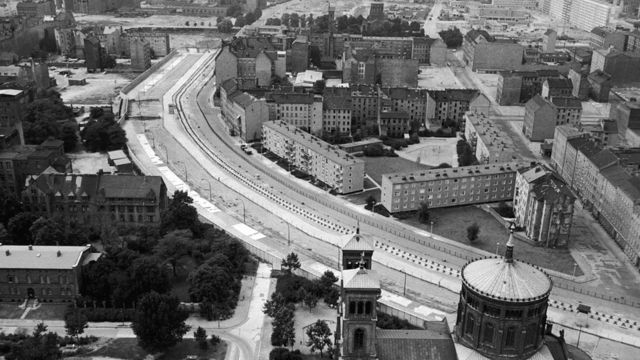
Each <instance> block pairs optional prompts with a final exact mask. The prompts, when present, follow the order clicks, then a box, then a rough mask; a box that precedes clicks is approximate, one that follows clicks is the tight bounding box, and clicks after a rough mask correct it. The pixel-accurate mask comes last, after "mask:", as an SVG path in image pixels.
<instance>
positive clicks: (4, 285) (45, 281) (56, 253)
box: [0, 244, 100, 303]
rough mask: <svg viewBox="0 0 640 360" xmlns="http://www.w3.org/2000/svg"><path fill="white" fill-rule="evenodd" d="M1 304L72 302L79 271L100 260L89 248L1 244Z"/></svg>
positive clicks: (79, 276)
mask: <svg viewBox="0 0 640 360" xmlns="http://www.w3.org/2000/svg"><path fill="white" fill-rule="evenodd" d="M0 252H1V253H0V258H1V259H2V261H0V302H17V303H22V302H24V301H26V300H28V299H38V301H40V302H72V301H73V300H75V299H76V298H77V297H79V296H80V285H81V281H82V276H81V275H82V267H83V266H84V265H87V264H88V263H90V262H92V261H95V260H97V259H98V258H100V253H95V252H93V251H92V249H91V246H90V245H87V246H39V245H27V246H23V245H2V244H0Z"/></svg>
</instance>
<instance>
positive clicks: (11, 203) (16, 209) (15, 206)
mask: <svg viewBox="0 0 640 360" xmlns="http://www.w3.org/2000/svg"><path fill="white" fill-rule="evenodd" d="M21 211H22V202H21V201H20V200H19V199H18V197H17V196H16V195H15V194H13V193H10V192H8V191H0V223H2V225H4V226H5V227H7V225H8V224H9V220H10V219H11V218H12V217H14V216H16V215H17V214H19V213H20V212H21Z"/></svg>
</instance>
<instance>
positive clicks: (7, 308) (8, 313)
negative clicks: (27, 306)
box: [0, 303, 24, 319]
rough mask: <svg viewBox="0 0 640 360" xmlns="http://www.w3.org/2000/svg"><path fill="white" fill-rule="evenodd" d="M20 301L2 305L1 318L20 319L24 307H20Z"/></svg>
mask: <svg viewBox="0 0 640 360" xmlns="http://www.w3.org/2000/svg"><path fill="white" fill-rule="evenodd" d="M18 304H19V303H9V304H2V305H0V319H19V318H20V316H21V315H22V313H23V312H24V310H23V309H20V308H19V307H18Z"/></svg>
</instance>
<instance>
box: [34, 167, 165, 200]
mask: <svg viewBox="0 0 640 360" xmlns="http://www.w3.org/2000/svg"><path fill="white" fill-rule="evenodd" d="M163 184H164V182H163V181H162V177H160V176H136V175H105V174H55V173H42V174H40V176H38V177H37V178H35V179H34V181H33V182H32V183H31V184H30V185H29V186H34V187H36V188H38V189H39V190H40V191H42V192H43V193H45V194H47V195H53V196H62V197H69V196H74V197H78V198H80V197H87V198H89V199H93V198H95V197H96V196H98V195H100V196H103V197H105V198H138V199H151V198H153V199H157V198H158V196H159V195H160V192H161V187H162V185H163Z"/></svg>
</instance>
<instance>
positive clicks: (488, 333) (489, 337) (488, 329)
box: [482, 323, 493, 344]
mask: <svg viewBox="0 0 640 360" xmlns="http://www.w3.org/2000/svg"><path fill="white" fill-rule="evenodd" d="M482 342H483V343H486V344H493V324H492V323H486V324H485V325H484V333H482Z"/></svg>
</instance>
